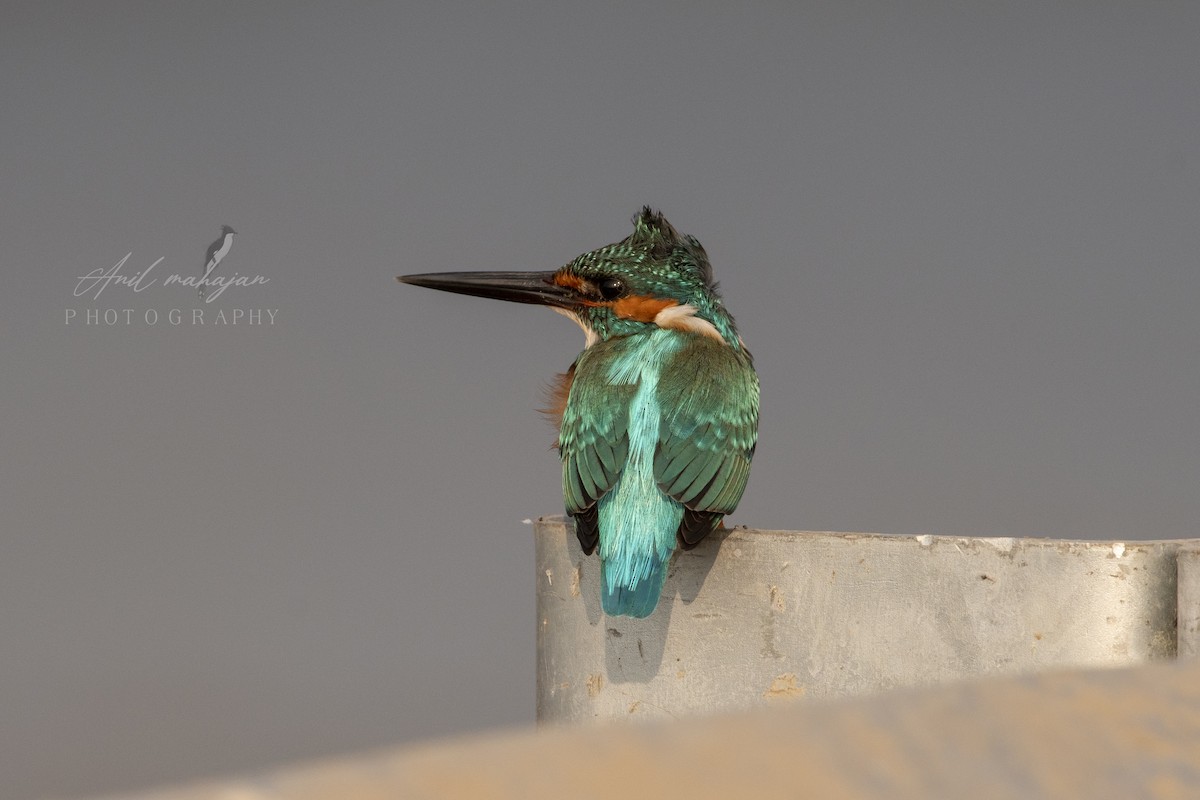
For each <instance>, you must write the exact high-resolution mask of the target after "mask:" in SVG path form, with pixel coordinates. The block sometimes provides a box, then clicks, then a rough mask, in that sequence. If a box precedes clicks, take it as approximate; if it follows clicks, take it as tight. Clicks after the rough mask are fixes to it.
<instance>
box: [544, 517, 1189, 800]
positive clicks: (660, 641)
mask: <svg viewBox="0 0 1200 800" xmlns="http://www.w3.org/2000/svg"><path fill="white" fill-rule="evenodd" d="M534 537H535V542H536V546H537V573H536V576H535V577H536V579H537V611H538V620H537V621H538V665H537V668H538V719H539V720H542V721H545V722H568V721H569V722H578V721H587V720H607V719H620V718H654V717H664V718H670V717H681V716H688V715H697V714H710V713H713V712H714V711H717V710H735V709H746V708H752V707H755V706H762V705H769V704H771V703H774V702H778V701H780V700H787V699H791V698H795V697H801V696H802V697H806V698H810V699H814V698H815V699H829V698H840V697H851V696H856V695H863V694H870V693H873V692H878V691H881V690H886V689H893V688H897V687H913V686H924V685H930V684H935V683H944V682H947V681H954V680H961V679H963V678H970V677H976V676H981V675H1005V674H1008V675H1012V674H1023V673H1032V672H1040V671H1045V670H1048V669H1062V668H1066V667H1100V666H1125V665H1130V664H1136V663H1141V662H1147V661H1155V660H1165V659H1172V658H1174V657H1175V653H1176V632H1175V627H1176V603H1177V587H1176V556H1177V552H1178V551H1180V549H1181V548H1185V549H1186V548H1188V547H1191V548H1198V547H1200V541H1197V540H1175V541H1126V542H1111V541H1110V542H1099V541H1065V540H1057V539H1011V538H1003V539H981V538H964V537H949V536H882V535H878V534H856V533H809V532H796V531H757V530H747V529H735V530H732V531H726V532H720V533H718V534H716V535H714V536H712V537H710V538H709V539H708V540H706V541H705V542H703V543H702V544H701V546H700V547H697V548H696V549H695V550H692V551H690V552H686V553H680V554H679V555H677V556H676V559H675V561H674V563H673V564H672V567H671V572H670V576H669V578H668V580H667V585H666V590H665V594H664V597H663V599H662V601H661V604H660V606H659V608H658V610H656V611H655V613H654V614H653V615H651V616H650V617H649V618H647V619H644V620H635V619H629V618H626V617H617V618H611V617H605V616H604V615H603V614H602V613H601V611H600V600H599V589H598V586H599V569H600V567H599V560H598V559H597V558H595V557H585V556H584V555H583V554H582V552H581V551H580V549H579V546H578V543H577V542H576V540H575V536H574V533H573V531H572V529H571V528H570V526H569V525H568V524H567V523H566V522H565V520H563V519H562V518H545V519H542V520H539V521H538V522H537V524H536V525H535V526H534ZM1189 585H1190V584H1189ZM1186 588H1187V587H1186V586H1181V587H1179V590H1180V591H1184V590H1185V589H1186ZM1184 600H1185V602H1188V601H1187V598H1186V597H1185V598H1184ZM1190 602H1191V607H1192V612H1193V613H1192V617H1191V619H1193V620H1194V619H1196V618H1197V617H1198V616H1200V570H1198V571H1197V580H1196V586H1195V589H1194V590H1193V594H1192V600H1191V601H1190ZM1198 796H1200V789H1198Z"/></svg>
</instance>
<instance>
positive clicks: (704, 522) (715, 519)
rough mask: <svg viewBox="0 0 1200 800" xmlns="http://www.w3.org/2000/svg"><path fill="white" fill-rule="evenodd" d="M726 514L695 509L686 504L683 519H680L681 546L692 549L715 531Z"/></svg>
mask: <svg viewBox="0 0 1200 800" xmlns="http://www.w3.org/2000/svg"><path fill="white" fill-rule="evenodd" d="M724 518H725V515H724V514H723V513H721V512H720V511H693V510H692V509H690V508H687V507H686V506H685V507H684V509H683V519H681V520H680V521H679V530H678V531H677V533H676V538H677V539H678V540H679V546H680V548H682V549H684V550H691V549H692V548H693V547H695V546H696V545H698V544H700V542H701V541H702V540H703V539H704V537H705V536H708V535H709V534H710V533H712V532H713V531H715V530H716V529H717V527H718V526H719V525H720V524H721V520H722V519H724Z"/></svg>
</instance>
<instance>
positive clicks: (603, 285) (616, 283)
mask: <svg viewBox="0 0 1200 800" xmlns="http://www.w3.org/2000/svg"><path fill="white" fill-rule="evenodd" d="M596 288H597V289H599V290H600V296H601V297H603V298H604V299H605V300H616V299H617V298H618V297H620V296H621V295H623V294H624V293H625V284H624V283H622V282H621V281H620V280H618V279H617V278H604V279H603V280H600V281H597V282H596Z"/></svg>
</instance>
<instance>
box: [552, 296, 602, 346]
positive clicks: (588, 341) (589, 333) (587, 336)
mask: <svg viewBox="0 0 1200 800" xmlns="http://www.w3.org/2000/svg"><path fill="white" fill-rule="evenodd" d="M549 308H550V310H551V311H554V312H557V313H559V314H562V315H563V316H564V317H566V318H567V319H569V320H571V321H572V322H574V323H575V324H576V325H578V326H579V327H581V328H583V337H584V341H583V349H584V350H587V349H588V348H589V347H591V346H592V345H594V344H595V343H596V342H598V341H600V337H599V336H597V335H596V332H595V331H594V330H592V328H591V326H589V325H588V324H587V323H585V322H584V321H583V320H582V319H580V318H579V315H578V314H575V313H573V312H570V311H568V310H567V309H565V308H558V307H557V306H550V307H549Z"/></svg>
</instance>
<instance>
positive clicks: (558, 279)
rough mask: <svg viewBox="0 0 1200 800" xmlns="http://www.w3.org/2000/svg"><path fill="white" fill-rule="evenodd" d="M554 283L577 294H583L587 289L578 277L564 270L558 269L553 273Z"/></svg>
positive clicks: (582, 280)
mask: <svg viewBox="0 0 1200 800" xmlns="http://www.w3.org/2000/svg"><path fill="white" fill-rule="evenodd" d="M554 282H555V283H556V284H557V285H559V286H564V287H566V288H568V289H574V290H575V291H577V292H583V291H585V290H586V289H587V286H586V283H587V282H586V281H584V279H583V278H581V277H579V276H578V275H572V274H571V273H570V272H567V271H566V270H563V269H560V270H559V271H558V272H556V273H554Z"/></svg>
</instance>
